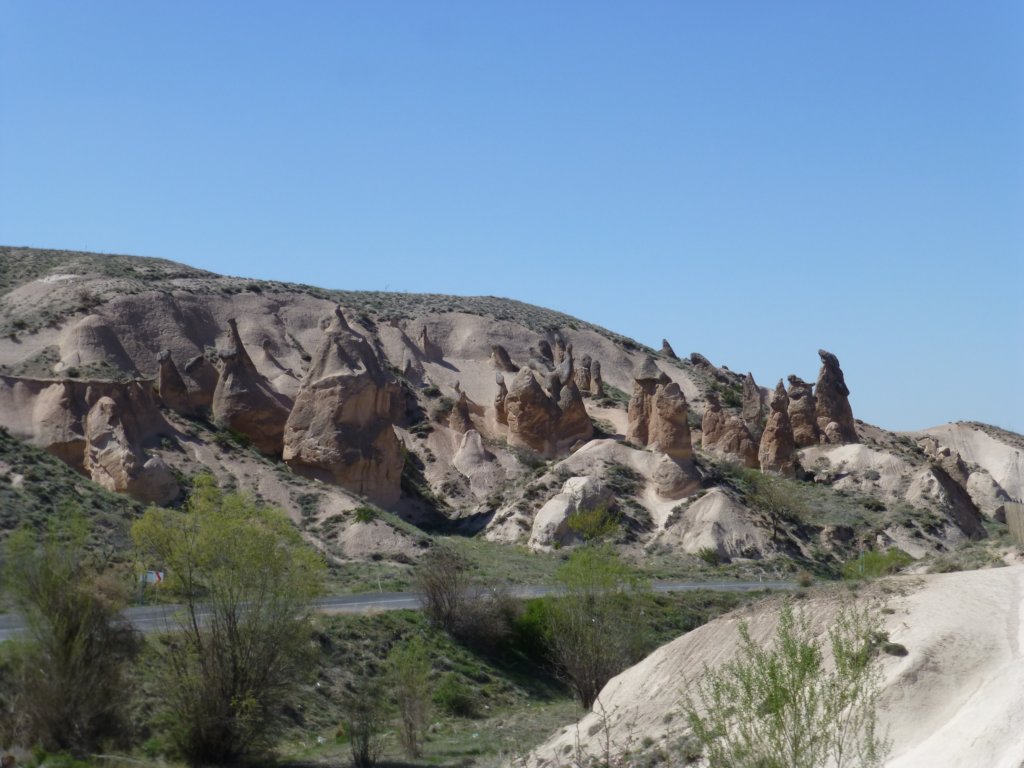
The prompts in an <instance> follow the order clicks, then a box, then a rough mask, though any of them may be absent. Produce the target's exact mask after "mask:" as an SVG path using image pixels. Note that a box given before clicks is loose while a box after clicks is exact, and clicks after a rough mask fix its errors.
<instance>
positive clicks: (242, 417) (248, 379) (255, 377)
mask: <svg viewBox="0 0 1024 768" xmlns="http://www.w3.org/2000/svg"><path fill="white" fill-rule="evenodd" d="M228 325H229V327H230V346H228V347H227V348H225V349H222V350H220V351H219V352H218V354H219V355H220V359H221V361H222V363H223V365H224V368H223V370H222V371H221V375H220V379H218V381H217V388H216V390H214V393H213V404H212V406H213V420H214V421H215V422H216V423H217V424H219V425H221V426H223V427H227V428H228V429H232V430H234V431H236V432H239V433H241V434H243V435H245V436H246V437H248V438H249V439H250V440H252V443H253V445H255V446H256V449H257V450H258V451H259V452H260V453H264V454H266V455H268V456H273V455H276V454H279V453H280V452H281V445H282V444H281V439H282V436H283V435H284V425H285V422H286V421H287V420H288V408H287V407H286V406H285V405H284V404H283V403H282V402H281V400H280V399H279V397H278V394H277V393H276V392H275V391H274V389H273V388H272V387H271V386H270V382H268V381H267V380H266V378H264V377H263V376H262V375H261V374H260V372H259V371H258V370H256V366H255V365H254V364H253V362H252V359H251V358H250V357H249V354H248V353H247V352H246V351H245V345H244V344H242V338H241V336H239V335H238V324H237V323H236V322H235V320H234V319H230V320H228Z"/></svg>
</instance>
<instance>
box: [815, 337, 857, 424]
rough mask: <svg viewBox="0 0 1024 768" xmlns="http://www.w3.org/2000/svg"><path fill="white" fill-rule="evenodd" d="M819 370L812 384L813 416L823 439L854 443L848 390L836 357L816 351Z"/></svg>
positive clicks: (829, 353) (822, 351)
mask: <svg viewBox="0 0 1024 768" xmlns="http://www.w3.org/2000/svg"><path fill="white" fill-rule="evenodd" d="M818 356H819V357H820V358H821V371H820V372H819V373H818V385H817V387H815V390H814V391H815V397H816V405H815V418H816V421H817V424H818V429H819V431H820V432H821V434H822V436H823V438H824V440H825V442H827V443H831V444H844V443H856V442H857V425H856V424H855V423H854V420H853V410H852V409H851V408H850V399H849V398H850V390H849V389H848V388H847V386H846V379H845V378H844V377H843V369H842V368H840V367H839V359H838V358H837V357H836V356H835V355H833V354H832V353H831V352H826V351H825V350H824V349H819V350H818Z"/></svg>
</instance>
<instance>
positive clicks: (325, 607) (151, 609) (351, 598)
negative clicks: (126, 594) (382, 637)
mask: <svg viewBox="0 0 1024 768" xmlns="http://www.w3.org/2000/svg"><path fill="white" fill-rule="evenodd" d="M795 588H796V584H794V583H793V582H789V581H764V582H761V581H717V582H658V583H655V584H652V585H651V589H653V590H654V591H655V592H693V591H696V590H702V589H707V590H711V591H713V592H756V591H758V590H762V589H770V590H790V589H795ZM510 591H511V593H512V595H514V596H515V597H521V598H527V597H542V596H544V595H549V594H552V593H553V592H556V591H557V587H547V586H540V587H515V588H513V589H512V590H510ZM419 607H420V596H419V595H418V594H417V593H415V592H367V593H364V594H359V595H337V596H334V597H324V598H321V599H320V600H318V601H317V610H319V611H321V612H323V613H370V612H372V611H395V610H399V609H402V608H406V609H413V610H416V609H418V608H419ZM180 608H181V606H178V605H142V606H134V607H132V608H126V609H125V612H124V613H125V617H126V618H127V619H128V621H130V622H131V623H132V626H134V627H135V628H136V629H138V630H139V631H140V632H146V633H149V632H160V631H166V630H172V629H174V628H175V627H176V626H177V623H178V619H177V617H176V616H175V614H176V613H177V611H178V610H179V609H180ZM199 615H200V617H201V616H203V615H204V612H202V611H201V612H200V614H199ZM24 631H25V623H24V621H23V620H22V618H21V616H18V615H17V614H10V613H8V614H0V641H3V640H8V639H10V638H12V637H15V636H17V635H19V634H21V633H22V632H24Z"/></svg>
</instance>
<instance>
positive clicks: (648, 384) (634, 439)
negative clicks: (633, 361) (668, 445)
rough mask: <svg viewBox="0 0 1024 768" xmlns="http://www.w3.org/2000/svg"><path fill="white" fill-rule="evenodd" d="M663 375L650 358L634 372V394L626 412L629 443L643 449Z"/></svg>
mask: <svg viewBox="0 0 1024 768" xmlns="http://www.w3.org/2000/svg"><path fill="white" fill-rule="evenodd" d="M663 375H664V374H662V372H661V371H660V370H658V366H657V365H655V363H654V359H653V358H651V357H650V356H647V357H645V358H644V359H643V361H641V363H640V365H638V366H637V368H636V370H635V371H634V372H633V394H632V396H631V397H630V398H629V406H628V407H627V410H626V414H627V418H628V422H627V426H626V441H627V442H630V443H633V444H635V445H639V446H641V447H643V446H646V445H647V438H648V435H649V433H650V425H651V409H652V405H653V401H654V394H655V393H656V392H657V391H658V384H660V383H661V377H662V376H663Z"/></svg>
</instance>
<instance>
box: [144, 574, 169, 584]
mask: <svg viewBox="0 0 1024 768" xmlns="http://www.w3.org/2000/svg"><path fill="white" fill-rule="evenodd" d="M142 580H143V581H144V582H145V583H146V584H160V583H161V582H163V580H164V572H163V571H146V575H145V576H143V577H142Z"/></svg>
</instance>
